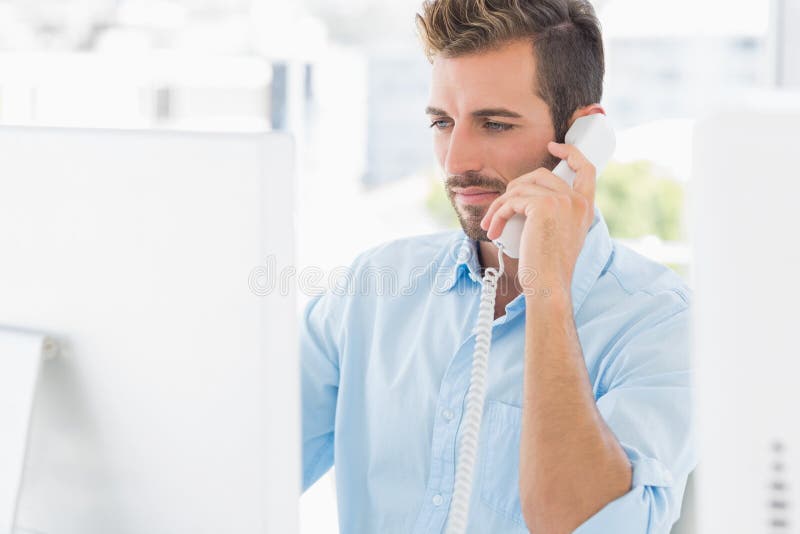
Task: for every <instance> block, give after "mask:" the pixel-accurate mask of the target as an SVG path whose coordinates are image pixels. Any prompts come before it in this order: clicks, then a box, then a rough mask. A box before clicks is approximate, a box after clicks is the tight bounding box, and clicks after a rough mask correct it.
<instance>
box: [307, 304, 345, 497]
mask: <svg viewBox="0 0 800 534" xmlns="http://www.w3.org/2000/svg"><path fill="white" fill-rule="evenodd" d="M330 306H331V298H330V295H323V296H318V297H315V298H314V299H312V300H311V301H310V302H309V303H308V305H307V306H306V309H305V312H304V314H303V317H302V322H301V325H300V378H301V382H300V391H301V396H302V425H301V427H302V441H303V487H302V491H303V492H305V491H306V490H307V489H308V488H309V487H310V486H311V485H312V484H314V482H316V481H317V480H318V479H319V478H320V477H321V476H322V475H324V474H325V473H326V472H327V471H328V469H330V468H331V466H332V465H333V436H334V424H335V416H336V398H337V395H338V391H339V358H338V351H337V349H336V344H335V340H334V336H333V334H332V325H331V319H332V315H331V313H330V309H329V308H330Z"/></svg>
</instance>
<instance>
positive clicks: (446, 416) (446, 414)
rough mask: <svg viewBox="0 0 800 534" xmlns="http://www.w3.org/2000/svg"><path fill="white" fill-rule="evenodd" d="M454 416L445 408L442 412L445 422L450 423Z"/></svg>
mask: <svg viewBox="0 0 800 534" xmlns="http://www.w3.org/2000/svg"><path fill="white" fill-rule="evenodd" d="M453 416H454V414H453V411H452V410H449V409H447V408H445V409H444V410H442V417H444V419H445V421H450V420H451V419H452V418H453Z"/></svg>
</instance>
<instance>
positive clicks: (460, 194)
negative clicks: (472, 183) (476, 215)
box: [453, 187, 500, 205]
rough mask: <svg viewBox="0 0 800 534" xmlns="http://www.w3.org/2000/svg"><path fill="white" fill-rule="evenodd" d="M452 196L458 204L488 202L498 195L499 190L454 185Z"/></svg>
mask: <svg viewBox="0 0 800 534" xmlns="http://www.w3.org/2000/svg"><path fill="white" fill-rule="evenodd" d="M453 196H454V197H455V200H456V202H458V203H459V204H469V205H476V204H477V205H481V204H489V203H491V202H492V201H493V200H494V199H496V198H497V197H499V196H500V192H499V191H496V190H493V189H486V188H483V187H454V188H453Z"/></svg>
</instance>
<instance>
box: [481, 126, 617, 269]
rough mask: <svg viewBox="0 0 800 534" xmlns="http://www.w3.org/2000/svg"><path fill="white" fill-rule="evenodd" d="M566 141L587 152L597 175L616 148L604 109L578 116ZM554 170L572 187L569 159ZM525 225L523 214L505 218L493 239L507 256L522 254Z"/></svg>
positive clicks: (573, 174)
mask: <svg viewBox="0 0 800 534" xmlns="http://www.w3.org/2000/svg"><path fill="white" fill-rule="evenodd" d="M564 141H565V142H566V143H567V144H569V145H575V146H576V147H578V150H580V151H581V153H582V154H583V155H584V156H586V159H588V160H589V161H591V162H592V165H594V167H595V169H596V170H597V175H598V176H599V175H600V173H601V172H602V171H603V168H604V167H605V166H606V164H607V163H608V160H610V159H611V155H612V154H613V153H614V148H616V137H615V136H614V130H613V129H612V128H611V126H610V125H609V124H608V119H606V116H605V115H603V114H602V113H595V114H593V115H585V116H583V117H580V118H578V119H576V120H575V122H574V123H572V126H571V127H570V129H569V131H567V135H566V136H565V138H564ZM553 174H555V175H556V176H559V177H561V178H563V179H564V181H566V182H567V183H568V184H569V185H570V187H571V186H572V182H573V180H575V171H573V170H572V169H571V168H570V167H569V165H567V162H566V161H561V162H559V164H558V165H556V168H555V169H553ZM524 225H525V217H524V216H523V215H514V216H513V217H511V218H510V219H509V220H508V221H507V222H506V225H505V227H504V228H503V233H502V234H500V237H498V238H497V239H495V240H494V241H493V243H494V244H495V245H497V246H498V247H499V246H502V247H503V252H505V254H506V255H507V256H508V257H510V258H514V259H516V258H519V245H520V239H521V237H522V227H523V226H524Z"/></svg>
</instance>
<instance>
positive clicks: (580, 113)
mask: <svg viewBox="0 0 800 534" xmlns="http://www.w3.org/2000/svg"><path fill="white" fill-rule="evenodd" d="M595 113H602V114H603V115H605V114H606V110H604V109H603V106H601V105H600V104H589V105H588V106H583V107H582V108H578V109H576V110H575V113H573V114H572V117H570V119H569V125H568V126H572V124H573V123H574V122H575V121H576V120H577V119H579V118H580V117H585V116H586V115H593V114H595Z"/></svg>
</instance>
